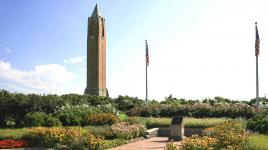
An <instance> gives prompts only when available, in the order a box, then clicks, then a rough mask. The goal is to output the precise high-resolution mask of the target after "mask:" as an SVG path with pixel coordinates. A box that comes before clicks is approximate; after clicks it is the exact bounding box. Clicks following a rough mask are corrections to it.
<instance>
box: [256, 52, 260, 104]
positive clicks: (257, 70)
mask: <svg viewBox="0 0 268 150" xmlns="http://www.w3.org/2000/svg"><path fill="white" fill-rule="evenodd" d="M256 105H257V108H259V66H258V56H256Z"/></svg>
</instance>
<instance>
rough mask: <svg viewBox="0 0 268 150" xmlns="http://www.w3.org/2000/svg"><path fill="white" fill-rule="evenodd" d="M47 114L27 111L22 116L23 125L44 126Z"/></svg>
mask: <svg viewBox="0 0 268 150" xmlns="http://www.w3.org/2000/svg"><path fill="white" fill-rule="evenodd" d="M46 117H47V115H46V114H45V113H43V112H34V113H27V114H26V115H25V117H24V126H25V127H38V126H44V125H45V123H46Z"/></svg>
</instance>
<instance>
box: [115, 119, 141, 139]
mask: <svg viewBox="0 0 268 150" xmlns="http://www.w3.org/2000/svg"><path fill="white" fill-rule="evenodd" d="M112 131H113V133H114V135H115V137H117V138H122V139H131V138H136V137H140V136H144V135H145V127H144V126H143V125H140V124H130V123H128V122H121V123H118V124H114V125H112Z"/></svg>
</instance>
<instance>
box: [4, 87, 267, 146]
mask: <svg viewBox="0 0 268 150" xmlns="http://www.w3.org/2000/svg"><path fill="white" fill-rule="evenodd" d="M255 102H256V100H255V99H252V100H250V101H235V100H229V99H225V98H222V97H215V98H214V99H205V100H184V99H177V98H173V97H172V96H171V95H170V96H168V97H166V99H165V100H163V101H161V102H158V101H155V100H152V101H150V103H149V107H148V108H147V107H145V103H144V100H141V99H139V98H136V97H129V96H118V97H117V98H114V99H113V98H109V97H98V96H92V95H78V94H66V95H61V96H58V95H37V94H21V93H10V92H8V91H6V90H0V114H1V115H0V149H5V148H7V149H8V148H25V147H31V148H55V149H78V150H79V149H91V150H98V149H109V148H112V147H117V146H120V145H123V144H126V143H128V142H130V141H135V140H137V139H143V138H145V137H146V130H147V129H151V128H155V127H168V126H169V125H170V122H171V117H172V116H175V115H176V116H185V122H184V124H185V128H202V129H204V130H203V131H204V132H203V134H202V135H199V136H197V135H194V136H192V137H189V138H186V139H185V140H183V141H182V142H181V144H179V145H178V144H176V143H173V142H168V143H167V148H166V149H168V150H173V149H174V150H176V149H178V150H205V149H230V150H231V149H234V150H236V149H237V150H238V149H252V150H265V149H268V145H267V143H268V111H267V108H265V105H266V104H267V102H268V100H267V99H266V98H262V99H261V103H262V105H263V108H262V109H256V108H255V107H254V104H255Z"/></svg>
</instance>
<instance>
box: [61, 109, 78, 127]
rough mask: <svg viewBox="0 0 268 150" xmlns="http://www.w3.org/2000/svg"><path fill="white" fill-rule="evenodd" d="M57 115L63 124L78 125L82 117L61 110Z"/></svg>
mask: <svg viewBox="0 0 268 150" xmlns="http://www.w3.org/2000/svg"><path fill="white" fill-rule="evenodd" d="M57 117H58V118H59V120H60V121H61V122H62V125H64V126H79V125H81V121H82V117H81V116H79V115H77V114H74V113H73V112H62V113H59V114H57Z"/></svg>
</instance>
